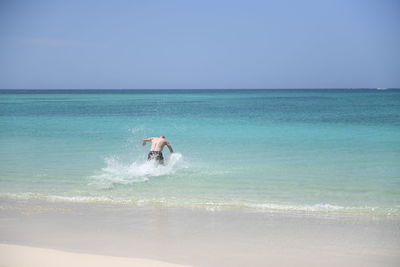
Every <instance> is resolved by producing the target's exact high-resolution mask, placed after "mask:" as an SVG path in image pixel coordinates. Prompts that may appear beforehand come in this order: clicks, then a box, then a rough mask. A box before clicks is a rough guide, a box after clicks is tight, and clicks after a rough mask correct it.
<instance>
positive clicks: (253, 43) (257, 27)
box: [0, 0, 400, 89]
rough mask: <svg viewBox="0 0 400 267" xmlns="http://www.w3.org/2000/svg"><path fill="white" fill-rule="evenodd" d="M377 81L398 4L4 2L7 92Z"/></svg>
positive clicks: (374, 0) (396, 60)
mask: <svg viewBox="0 0 400 267" xmlns="http://www.w3.org/2000/svg"><path fill="white" fill-rule="evenodd" d="M378 87H380V88H399V87H400V0H301V1H299V0H292V1H289V0H275V1H269V0H263V1H257V0H243V1H236V0H226V1H225V0H198V1H195V0H113V1H104V0H82V1H78V0H65V1H61V0H36V1H31V0H25V1H23V0H0V89H113V88H115V89H219V88H223V89H228V88H232V89H262V88H266V89H269V88H271V89H272V88H378Z"/></svg>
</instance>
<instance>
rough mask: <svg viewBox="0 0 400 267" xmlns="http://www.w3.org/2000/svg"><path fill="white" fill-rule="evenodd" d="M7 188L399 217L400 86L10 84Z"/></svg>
mask: <svg viewBox="0 0 400 267" xmlns="http://www.w3.org/2000/svg"><path fill="white" fill-rule="evenodd" d="M161 135H164V136H166V138H167V139H168V140H169V142H170V143H171V145H172V147H173V149H174V150H175V153H173V154H170V153H169V151H168V149H165V150H164V157H165V158H166V163H165V165H157V164H155V163H154V162H151V161H150V162H149V161H147V154H148V151H149V149H150V146H149V144H148V145H147V146H143V145H142V139H143V138H147V137H158V136H161ZM0 197H1V198H11V199H26V200H29V199H40V200H43V201H60V202H76V203H81V202H82V203H87V202H96V203H97V202H100V203H110V204H111V203H112V204H115V205H150V206H167V207H190V208H200V209H209V210H220V209H245V210H251V211H255V212H289V213H290V212H294V213H299V212H300V213H307V214H315V213H329V214H365V215H367V216H369V215H372V216H375V215H384V216H399V215H400V90H376V89H296V90H292V89H290V90H289V89H286V90H272V89H271V90H117V89H115V90H111V89H110V90H0Z"/></svg>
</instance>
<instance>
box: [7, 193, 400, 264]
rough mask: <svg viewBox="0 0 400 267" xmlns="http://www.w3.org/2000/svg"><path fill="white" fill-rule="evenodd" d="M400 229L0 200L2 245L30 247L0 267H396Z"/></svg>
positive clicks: (357, 221) (295, 217)
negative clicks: (181, 265) (178, 265)
mask: <svg viewBox="0 0 400 267" xmlns="http://www.w3.org/2000/svg"><path fill="white" fill-rule="evenodd" d="M399 225H400V218H397V217H396V218H386V217H384V218H380V217H379V218H378V217H376V218H375V217H368V216H367V217H366V216H361V217H360V216H337V215H318V216H317V215H311V214H286V213H260V212H250V211H237V210H221V211H208V210H203V209H186V208H172V207H170V208H167V207H155V206H143V207H136V206H131V205H108V204H101V203H98V204H94V203H86V204H85V203H69V202H54V203H53V202H43V201H39V200H37V201H35V200H11V199H1V198H0V243H6V244H16V245H21V246H26V247H17V246H9V245H6V246H1V247H0V267H6V266H7V267H8V266H13V267H14V266H16V267H18V266H29V267H30V266H40V267H41V266H44V267H46V266H81V265H82V266H128V265H129V266H177V265H173V264H168V263H176V264H186V265H191V266H199V267H200V266H201V267H203V266H204V267H225V266H227V267H243V266H251V267H265V266H279V267H282V266H287V267H292V266H304V267H310V266H324V267H355V266H360V267H382V266H393V267H398V266H400V253H399V251H400V231H399ZM33 247H41V248H51V249H55V250H50V249H36V248H33ZM61 251H71V252H73V253H67V252H61ZM81 253H82V254H81ZM96 255H109V256H110V257H108V256H96ZM144 259H156V260H144ZM157 260H159V261H157Z"/></svg>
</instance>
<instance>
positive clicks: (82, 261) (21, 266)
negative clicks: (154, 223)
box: [0, 244, 188, 267]
mask: <svg viewBox="0 0 400 267" xmlns="http://www.w3.org/2000/svg"><path fill="white" fill-rule="evenodd" d="M0 266H2V267H3V266H4V267H37V266H41V267H47V266H48V267H54V266H58V267H71V266H74V267H80V266H85V267H90V266H96V267H103V266H104V267H109V266H113V267H125V266H126V267H128V266H129V267H132V266H141V267H155V266H161V267H179V266H188V265H179V264H172V263H166V262H162V261H157V260H149V259H138V258H136V259H135V258H123V257H111V256H102V255H94V254H83V253H71V252H65V251H59V250H54V249H44V248H34V247H26V246H16V245H6V244H0Z"/></svg>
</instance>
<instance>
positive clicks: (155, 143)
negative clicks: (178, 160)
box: [143, 136, 174, 164]
mask: <svg viewBox="0 0 400 267" xmlns="http://www.w3.org/2000/svg"><path fill="white" fill-rule="evenodd" d="M147 142H151V148H150V152H149V155H148V156H147V160H155V161H156V162H157V163H160V164H164V157H163V154H162V150H163V148H164V147H165V146H167V147H168V149H169V152H170V153H171V154H172V153H174V150H173V149H172V146H171V144H170V143H169V142H168V140H167V139H166V138H165V136H160V137H150V138H146V139H143V146H145V145H146V143H147Z"/></svg>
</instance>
